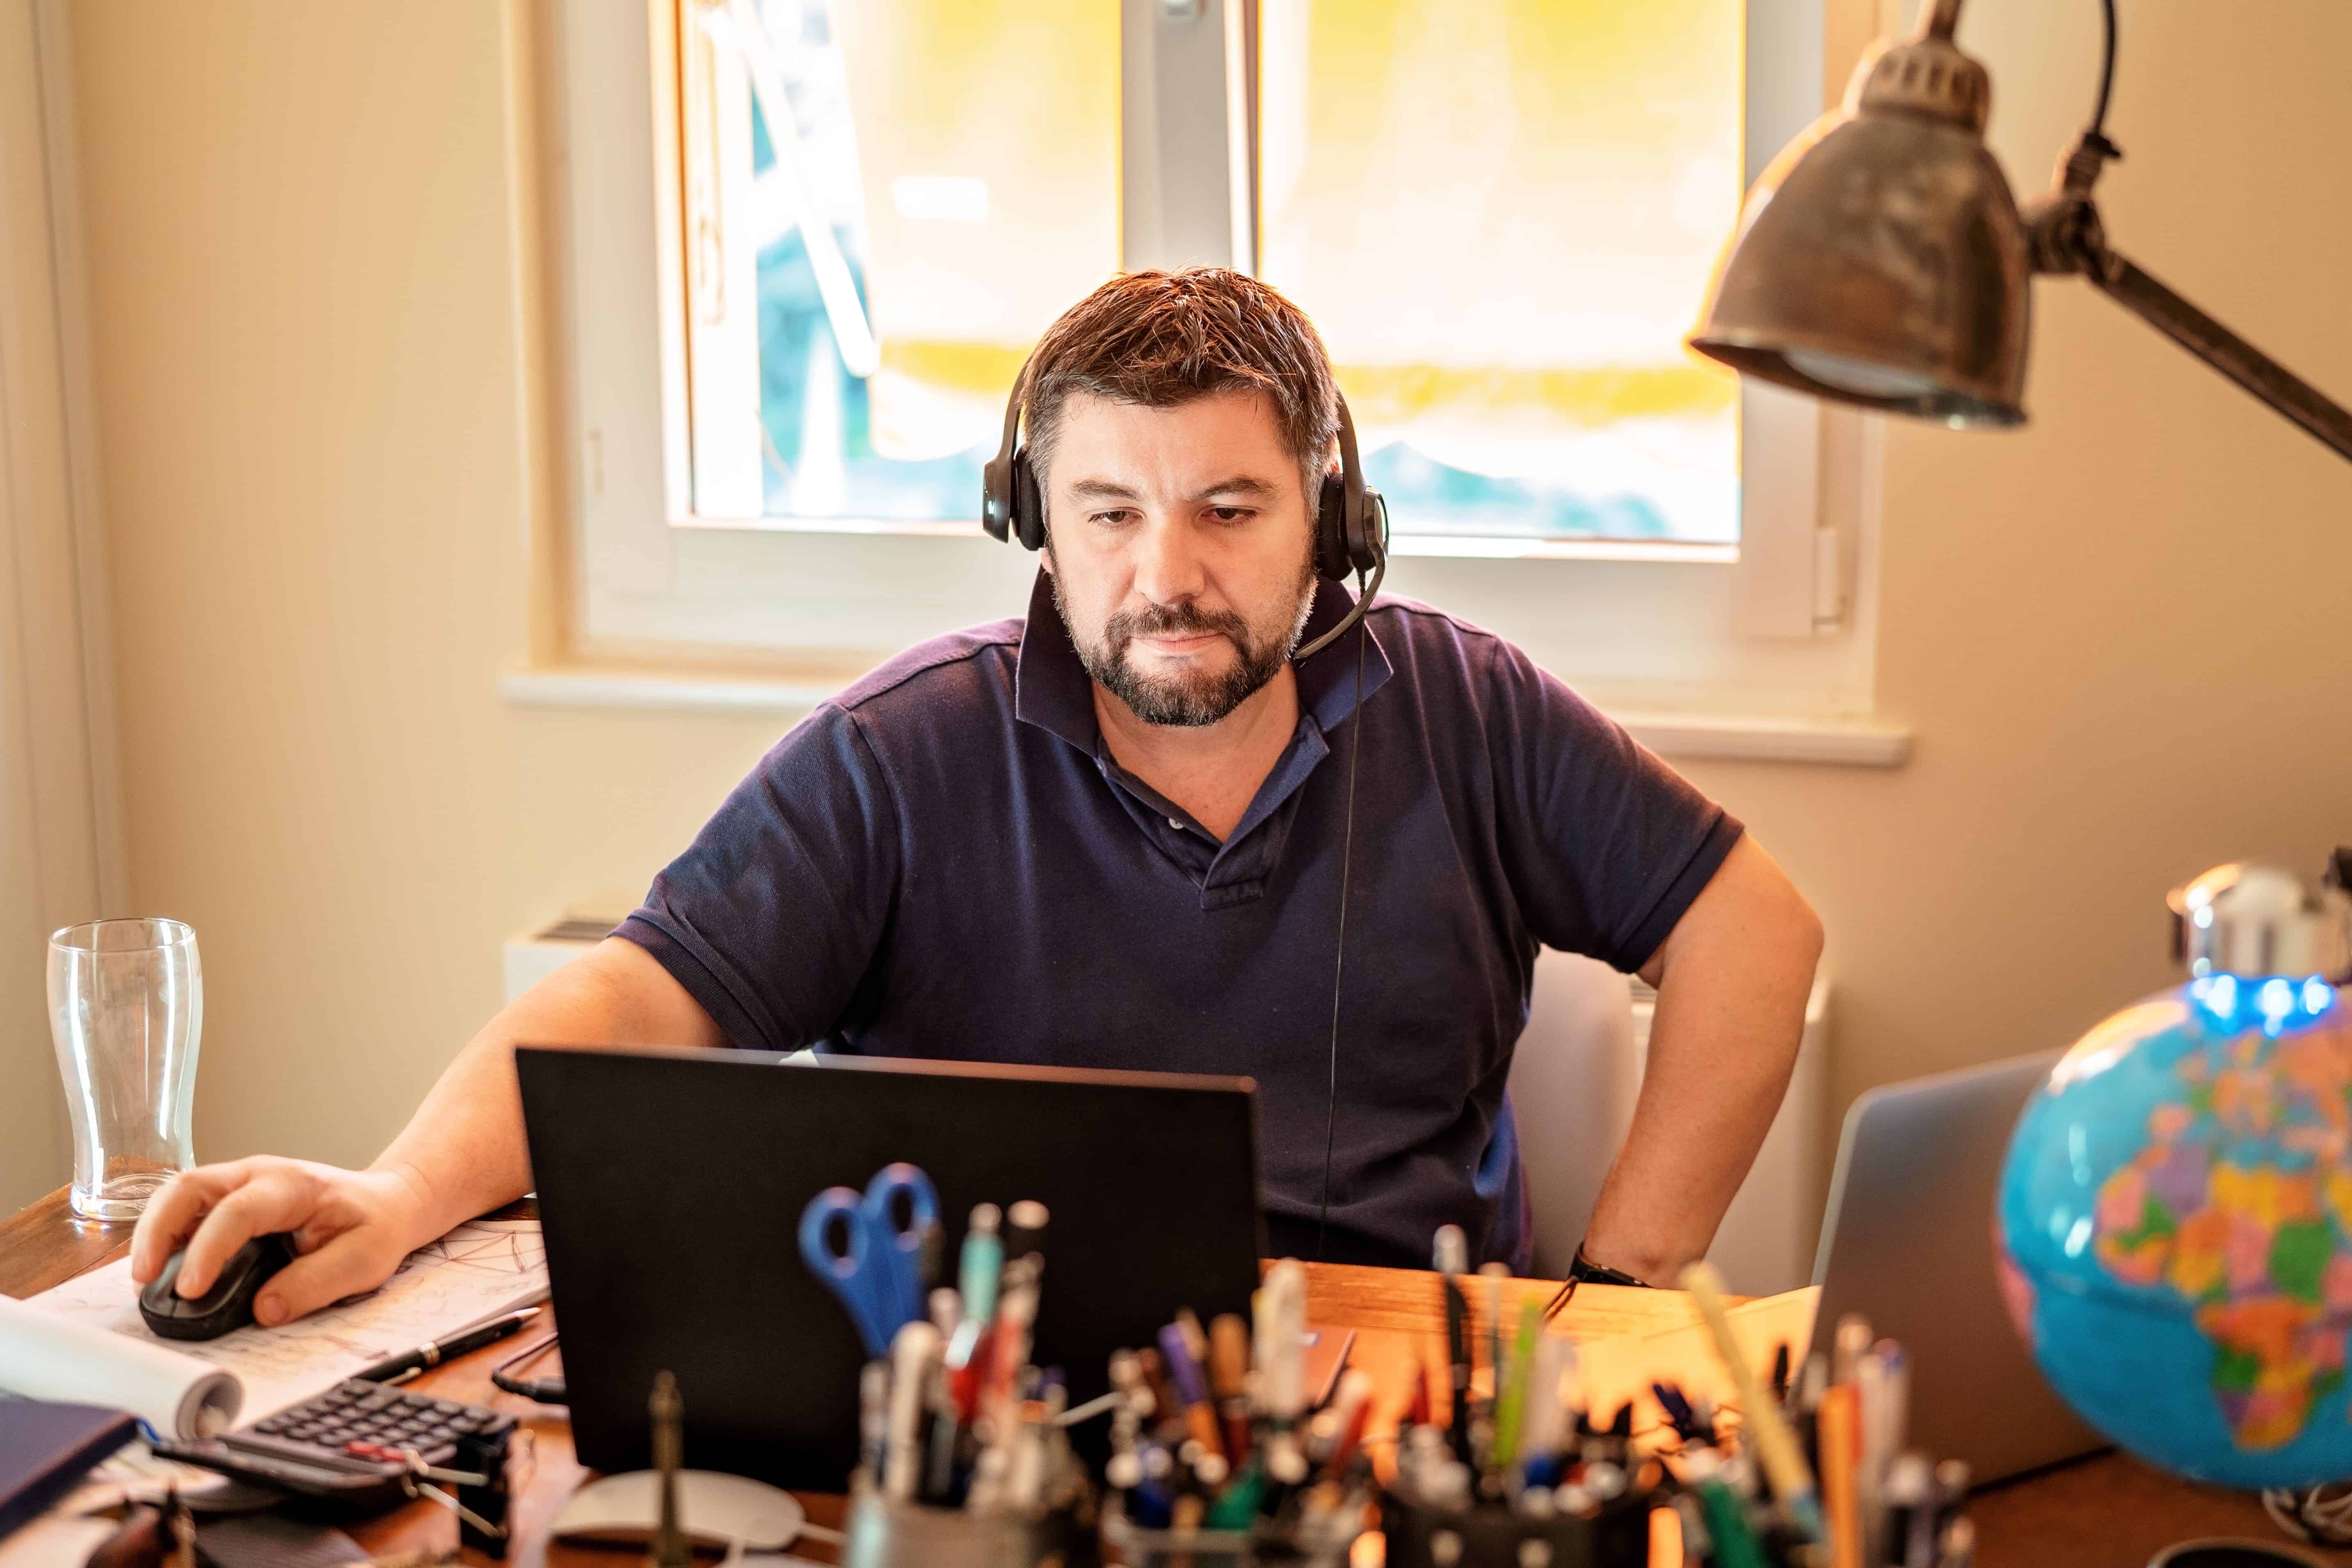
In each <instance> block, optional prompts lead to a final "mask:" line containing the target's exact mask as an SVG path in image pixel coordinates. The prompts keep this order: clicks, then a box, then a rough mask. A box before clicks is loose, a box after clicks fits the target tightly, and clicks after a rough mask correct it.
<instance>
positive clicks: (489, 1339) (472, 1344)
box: [352, 1307, 540, 1383]
mask: <svg viewBox="0 0 2352 1568" xmlns="http://www.w3.org/2000/svg"><path fill="white" fill-rule="evenodd" d="M539 1311H540V1310H539V1309H538V1308H537V1307H525V1308H523V1309H521V1310H520V1311H514V1312H505V1313H501V1314H500V1315H499V1316H498V1317H495V1318H492V1319H491V1320H490V1321H488V1322H486V1323H478V1324H476V1325H475V1326H474V1327H472V1328H470V1329H467V1330H466V1331H464V1332H463V1333H458V1334H453V1335H451V1336H450V1337H449V1338H447V1339H446V1340H427V1341H426V1342H425V1343H423V1344H421V1345H419V1346H417V1347H416V1348H415V1350H413V1351H404V1352H401V1353H400V1354H398V1355H395V1356H387V1357H385V1358H384V1359H383V1360H382V1361H380V1362H378V1363H375V1364H374V1365H373V1366H371V1367H369V1368H367V1369H366V1370H365V1371H363V1372H355V1373H352V1376H353V1377H356V1378H360V1379H362V1380H364V1381H365V1382H368V1383H405V1382H407V1381H408V1380H409V1379H410V1378H412V1377H415V1375H416V1374H417V1373H421V1372H425V1371H429V1370H430V1369H432V1368H434V1367H436V1366H439V1365H440V1364H441V1363H443V1362H445V1361H448V1360H451V1359H452V1358H454V1357H457V1356H461V1355H464V1354H466V1353H467V1352H469V1351H478V1350H480V1349H481V1348H482V1347H483V1346H484V1345H487V1344H490V1343H493V1342H497V1341H499V1340H502V1339H504V1338H506V1337H507V1336H508V1335H509V1334H511V1333H513V1332H515V1331H517V1330H519V1329H520V1328H521V1327H522V1326H523V1325H524V1324H525V1323H528V1322H530V1321H531V1320H532V1319H533V1318H536V1317H538V1316H539Z"/></svg>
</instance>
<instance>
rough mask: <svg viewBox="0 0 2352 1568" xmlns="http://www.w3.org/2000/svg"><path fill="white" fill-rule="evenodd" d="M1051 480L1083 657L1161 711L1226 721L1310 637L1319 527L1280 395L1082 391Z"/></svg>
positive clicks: (1054, 568) (1161, 715)
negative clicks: (1156, 400) (1157, 398)
mask: <svg viewBox="0 0 2352 1568" xmlns="http://www.w3.org/2000/svg"><path fill="white" fill-rule="evenodd" d="M1040 480H1041V483H1042V485H1043V488H1044V494H1045V518H1046V525H1047V534H1048V542H1047V546H1046V552H1045V569H1046V570H1047V571H1048V572H1049V573H1051V574H1052V575H1053V579H1054V600H1055V604H1056V605H1058V606H1059V607H1060V609H1061V612H1062V619H1063V620H1064V621H1065V622H1066V624H1067V625H1068V626H1069V628H1070V637H1071V640H1072V641H1073V642H1075V643H1076V645H1077V649H1078V658H1079V660H1080V662H1082V663H1083V664H1084V665H1085V666H1086V668H1087V674H1088V675H1091V676H1092V677H1094V679H1096V680H1097V681H1098V682H1100V683H1101V684H1102V685H1103V687H1104V688H1105V689H1108V691H1109V692H1110V693H1111V695H1113V696H1115V697H1117V698H1118V700H1120V701H1122V702H1124V703H1126V704H1127V706H1128V707H1129V709H1131V710H1133V711H1134V713H1135V716H1136V717H1137V718H1139V719H1140V720H1142V721H1144V722H1145V723H1147V724H1177V725H1201V724H1213V723H1215V722H1217V721H1219V720H1220V719H1223V717H1225V715H1227V714H1228V713H1231V712H1232V711H1233V710H1234V709H1235V708H1237V707H1239V706H1240V705H1241V703H1242V702H1243V700H1244V699H1246V698H1247V697H1249V696H1250V694H1251V693H1253V692H1255V691H1256V690H1257V689H1259V688H1261V687H1263V686H1264V685H1265V683H1266V682H1267V681H1268V680H1271V679H1274V677H1275V675H1276V672H1277V671H1279V670H1280V669H1281V668H1282V666H1283V664H1284V663H1285V661H1286V660H1287V659H1288V658H1290V653H1291V650H1292V649H1293V648H1295V647H1297V646H1298V635H1299V632H1300V631H1301V630H1302V629H1303V628H1304V627H1305V626H1306V625H1307V610H1308V609H1309V608H1310V607H1312V605H1313V604H1314V596H1315V564H1314V551H1313V548H1312V538H1313V531H1312V530H1311V529H1310V528H1309V526H1308V522H1307V497H1306V492H1305V490H1304V489H1303V488H1302V484H1301V475H1300V473H1299V467H1298V462H1297V458H1293V457H1292V456H1291V455H1290V453H1289V452H1288V451H1287V450H1286V448H1285V447H1284V446H1283V444H1282V435H1281V430H1280V427H1279V426H1277V425H1276V422H1275V416H1274V409H1273V405H1271V404H1269V403H1268V402H1267V401H1266V400H1265V398H1263V397H1261V396H1260V395H1257V394H1255V393H1249V392H1229V393H1213V394H1211V395H1207V396H1203V397H1197V398H1194V399H1193V400H1192V402H1190V403H1182V404H1178V405H1175V406H1173V407H1170V408H1146V407H1142V406H1139V405H1135V404H1130V403H1114V402H1112V401H1110V400H1109V399H1108V398H1102V397H1097V396H1094V395H1091V394H1087V393H1080V394H1076V395H1073V396H1072V397H1071V398H1070V399H1069V401H1068V402H1066V403H1065V404H1064V405H1062V416H1061V423H1060V428H1059V430H1058V432H1057V433H1056V435H1055V441H1054V447H1053V454H1052V458H1051V460H1050V462H1049V463H1048V464H1047V465H1046V471H1045V473H1044V474H1042V475H1041V476H1040Z"/></svg>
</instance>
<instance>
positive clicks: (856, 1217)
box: [801, 1187, 898, 1357]
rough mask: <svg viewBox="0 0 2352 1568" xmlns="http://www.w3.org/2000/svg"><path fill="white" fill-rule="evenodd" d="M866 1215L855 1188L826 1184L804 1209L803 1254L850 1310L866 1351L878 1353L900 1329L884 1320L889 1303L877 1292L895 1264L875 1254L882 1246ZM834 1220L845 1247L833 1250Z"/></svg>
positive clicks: (885, 1349)
mask: <svg viewBox="0 0 2352 1568" xmlns="http://www.w3.org/2000/svg"><path fill="white" fill-rule="evenodd" d="M867 1215H868V1211H867V1209H866V1204H865V1201H864V1200H863V1199H862V1198H860V1197H859V1196H858V1194H857V1192H856V1189H855V1188H852V1187H827V1188H826V1189H825V1190H824V1191H823V1192H821V1193H819V1194H817V1195H816V1196H814V1197H813V1198H811V1199H809V1201H808V1206H807V1207H806V1208H803V1210H801V1259H802V1261H803V1262H805V1263H806V1264H807V1265H808V1266H809V1272H810V1273H812V1274H814V1275H815V1276H816V1277H817V1278H818V1279H822V1280H824V1282H825V1284H827V1285H828V1286H830V1287H832V1289H833V1293H834V1294H835V1295H836V1296H838V1297H840V1298H841V1304H842V1305H843V1306H845V1307H846V1308H847V1309H849V1319H850V1321H851V1322H853V1323H855V1324H856V1327H857V1337H858V1338H859V1339H860V1340H862V1341H864V1342H865V1344H866V1354H867V1355H868V1356H869V1357H879V1356H884V1355H887V1354H888V1353H889V1352H890V1336H891V1335H893V1334H895V1333H897V1332H898V1323H895V1322H892V1323H886V1322H885V1319H886V1318H887V1317H888V1315H889V1311H890V1308H889V1307H888V1306H887V1304H886V1303H885V1302H884V1301H883V1300H881V1299H880V1295H879V1292H880V1291H882V1290H886V1289H887V1288H888V1287H887V1285H886V1284H885V1280H886V1279H887V1276H886V1275H885V1273H884V1272H883V1271H884V1270H886V1269H888V1268H891V1267H892V1266H891V1264H890V1263H889V1261H888V1260H887V1258H885V1257H881V1256H877V1254H878V1253H881V1252H882V1251H883V1250H884V1249H883V1248H880V1247H877V1246H876V1245H875V1242H876V1239H877V1238H876V1237H875V1236H874V1234H873V1231H872V1229H871V1226H870V1221H869V1219H868V1217H867ZM836 1219H838V1220H840V1221H841V1222H842V1232H843V1237H844V1245H845V1247H846V1250H845V1251H842V1252H835V1250H834V1249H833V1241H832V1237H831V1234H830V1233H831V1231H832V1229H833V1223H834V1221H835V1220H836Z"/></svg>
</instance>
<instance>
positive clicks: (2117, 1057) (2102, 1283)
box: [1996, 975, 2352, 1488]
mask: <svg viewBox="0 0 2352 1568" xmlns="http://www.w3.org/2000/svg"><path fill="white" fill-rule="evenodd" d="M2347 1013H2352V1009H2347V1008H2344V1007H2342V1006H2339V1005H2337V997H2336V992H2335V990H2334V989H2333V988H2332V987H2330V986H2328V985H2327V984H2326V983H2325V982H2323V981H2320V980H2317V979H2302V978H2293V977H2281V976H2271V977H2263V978H2256V979H2251V980H2248V979H2240V978H2237V977H2233V976H2230V975H2212V976H2209V977H2206V978H2203V979H2200V980H2196V981H2192V982H2190V983H2189V984H2187V985H2183V986H2180V987H2178V988H2176V989H2173V990H2170V991H2166V992H2161V993H2159V994H2157V995H2154V996H2151V997H2149V998H2147V1000H2145V1001H2143V1002H2140V1003H2138V1004H2137V1005H2133V1006H2130V1007H2127V1008H2126V1009H2124V1010H2123V1011H2122V1012H2120V1013H2117V1014H2116V1015H2115V1016H2113V1017H2111V1018H2108V1019H2107V1020H2106V1021H2105V1022H2104V1023H2102V1024H2100V1025H2099V1026H2096V1027H2095V1028H2094V1029H2093V1030H2092V1031H2091V1032H2090V1033H2089V1034H2087V1035H2085V1036H2084V1037H2083V1038H2082V1039H2081V1040H2080V1041H2079V1042H2077V1043H2076V1044H2075V1046H2074V1048H2073V1049H2071V1050H2070V1051H2068V1052H2067V1053H2066V1055H2065V1057H2064V1058H2063V1060H2062V1061H2061V1062H2060V1063H2059V1065H2058V1066H2057V1067H2056V1068H2054V1069H2053V1071H2052V1073H2051V1075H2050V1078H2049V1080H2048V1081H2047V1082H2046V1083H2045V1084H2043V1086H2042V1088H2041V1089H2037V1090H2036V1091H2035V1093H2034V1095H2033V1098H2032V1100H2030V1101H2029V1102H2028V1103H2027V1106H2026V1109H2025V1110H2024V1112H2023V1114H2022V1115H2021V1117H2020V1119H2019V1122H2018V1127H2017V1131H2016V1132H2015V1134H2014V1135H2013V1136H2012V1138H2011V1142H2010V1150H2009V1156H2008V1159H2007V1162H2006V1163H2005V1164H2004V1166H2003V1168H2002V1173H2001V1183H2000V1198H1999V1204H1998V1214H1997V1216H1996V1231H1997V1236H1998V1240H1999V1244H2000V1266H2001V1279H2002V1286H2003V1289H2004V1292H2005V1294H2006V1296H2007V1299H2008V1301H2009V1307H2010V1311H2011V1317H2012V1318H2013V1319H2014V1320H2015V1321H2016V1322H2017V1324H2018V1328H2019V1331H2020V1332H2021V1333H2022V1334H2023V1335H2024V1336H2025V1338H2026V1340H2027V1342H2029V1343H2030V1344H2031V1346H2032V1351H2033V1355H2034V1360H2035V1362H2036V1363H2038V1364H2039V1365H2040V1366H2041V1368H2042V1373H2043V1375H2045V1376H2046V1377H2047V1378H2048V1379H2049V1380H2050V1384H2051V1386H2052V1387H2053V1389H2055V1390H2056V1391H2057V1393H2058V1394H2059V1395H2060V1396H2061V1397H2062V1398H2063V1399H2064V1400H2065V1401H2066V1403H2067V1404H2068V1405H2072V1406H2073V1407H2074V1410H2075V1411H2076V1413H2077V1414H2079V1415H2082V1416H2083V1418H2084V1420H2086V1421H2088V1422H2089V1423H2090V1424H2091V1425H2092V1426H2095V1427H2097V1428H2098V1429H2099V1430H2100V1431H2101V1432H2102V1433H2104V1434H2105V1435H2106V1436H2108V1437H2110V1438H2112V1439H2113V1440H2114V1441H2115V1442H2116V1444H2118V1445H2119V1446H2121V1447H2124V1448H2126V1449H2128V1450H2129V1451H2131V1452H2132V1453H2134V1454H2137V1455H2138V1456H2139V1457H2141V1458H2145V1459H2147V1460H2148V1461H2149V1462H2151V1463H2153V1464H2156V1465H2158V1466H2161V1467H2163V1468H2167V1469H2169V1470H2172V1471H2175V1472H2178V1473H2179V1474H2182V1475H2186V1476H2191V1477H2194V1478H2197V1479H2201V1480H2209V1481H2214V1482H2219V1483H2221V1484H2224V1485H2229V1486H2237V1487H2248V1488H2252V1487H2271V1486H2298V1485H2305V1484H2311V1483H2316V1482H2320V1481H2330V1480H2341V1479H2352V1413H2347V1385H2346V1375H2345V1363H2346V1341H2347V1335H2352V1023H2348V1022H2347Z"/></svg>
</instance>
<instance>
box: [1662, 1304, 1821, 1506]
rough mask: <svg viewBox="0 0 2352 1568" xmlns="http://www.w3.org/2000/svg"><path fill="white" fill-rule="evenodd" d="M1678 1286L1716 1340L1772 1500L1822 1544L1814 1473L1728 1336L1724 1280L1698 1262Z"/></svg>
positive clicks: (1777, 1408)
mask: <svg viewBox="0 0 2352 1568" xmlns="http://www.w3.org/2000/svg"><path fill="white" fill-rule="evenodd" d="M1682 1286H1683V1289H1685V1290H1687V1291H1689V1292H1690V1298H1691V1301H1692V1304H1693V1305H1695V1306H1696V1307H1697V1308H1698V1311H1699V1316H1700V1317H1702V1318H1704V1319H1706V1331H1707V1332H1708V1333H1709V1334H1710V1335H1712V1336H1713V1337H1714V1339H1715V1353H1716V1355H1717V1357H1718V1358H1720V1359H1721V1361H1722V1362H1723V1370H1724V1371H1725V1372H1727V1373H1729V1374H1730V1375H1731V1386H1732V1388H1733V1390H1734V1391H1735V1392H1737V1393H1738V1395H1739V1407H1740V1409H1741V1410H1742V1411H1743V1412H1744V1413H1745V1414H1746V1415H1747V1422H1748V1431H1749V1432H1750V1433H1751V1434H1753V1435H1754V1437H1755V1442H1756V1458H1757V1460H1758V1462H1759V1463H1760V1464H1761V1465H1762V1466H1763V1467H1764V1474H1765V1476H1766V1477H1767V1478H1768V1479H1769V1480H1770V1481H1771V1483H1772V1491H1773V1495H1774V1496H1776V1497H1778V1498H1779V1499H1780V1506H1781V1507H1783V1508H1785V1509H1787V1510H1789V1517H1790V1520H1791V1521H1794V1522H1795V1524H1796V1526H1797V1528H1798V1529H1800V1530H1801V1531H1804V1532H1805V1533H1806V1534H1808V1535H1810V1536H1811V1537H1812V1538H1813V1539H1814V1540H1815V1541H1819V1540H1821V1539H1822V1510H1821V1501H1820V1500H1819V1499H1818V1498H1817V1497H1816V1496H1815V1495H1814V1493H1813V1474H1812V1471H1811V1470H1810V1469H1808V1468H1806V1466H1805V1456H1804V1455H1803V1454H1802V1453H1801V1452H1800V1451H1799V1450H1798V1447H1797V1440H1796V1438H1794V1437H1793V1436H1790V1434H1789V1424H1788V1423H1787V1422H1786V1421H1784V1420H1782V1419H1781V1418H1780V1405H1779V1403H1778V1402H1777V1401H1775V1400H1774V1399H1773V1397H1772V1394H1771V1391H1770V1390H1769V1389H1768V1388H1766V1387H1765V1386H1764V1385H1763V1384H1762V1383H1761V1382H1759V1381H1758V1379H1757V1376H1756V1369H1755V1367H1753V1366H1751V1365H1750V1364H1748V1357H1747V1355H1746V1354H1745V1353H1744V1352H1742V1351H1741V1350H1740V1348H1739V1342H1738V1340H1737V1339H1735V1338H1734V1337H1733V1336H1732V1332H1731V1320H1730V1319H1729V1318H1727V1317H1726V1316H1725V1315H1724V1310H1723V1276H1721V1275H1720V1274H1717V1272H1716V1271H1715V1266H1714V1265H1713V1264H1710V1263H1708V1262H1707V1261H1706V1259H1704V1258H1701V1259H1700V1260H1699V1261H1698V1262H1696V1263H1694V1264H1692V1265H1691V1266H1690V1267H1689V1268H1685V1269H1684V1270H1683V1275H1682Z"/></svg>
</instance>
